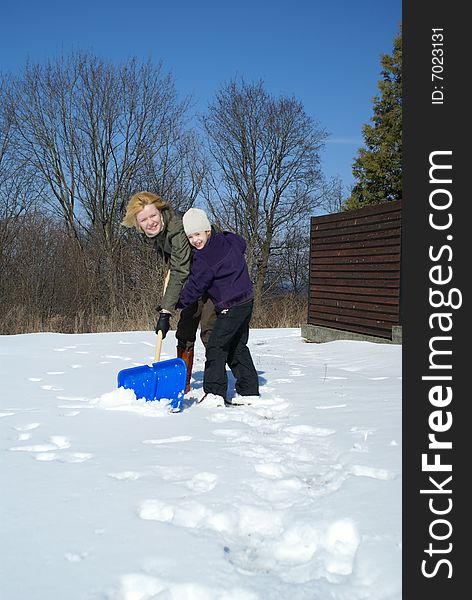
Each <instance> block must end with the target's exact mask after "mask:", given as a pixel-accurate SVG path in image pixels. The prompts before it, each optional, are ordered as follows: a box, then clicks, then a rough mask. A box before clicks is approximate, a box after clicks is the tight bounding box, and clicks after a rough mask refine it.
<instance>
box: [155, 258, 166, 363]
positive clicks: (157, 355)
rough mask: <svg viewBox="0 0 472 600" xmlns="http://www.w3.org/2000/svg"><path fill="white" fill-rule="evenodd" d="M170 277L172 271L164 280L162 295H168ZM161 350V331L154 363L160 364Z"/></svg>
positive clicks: (158, 336) (158, 335)
mask: <svg viewBox="0 0 472 600" xmlns="http://www.w3.org/2000/svg"><path fill="white" fill-rule="evenodd" d="M169 277H170V269H169V270H168V271H167V275H166V277H165V279H164V289H163V290H162V295H164V294H165V293H166V289H167V284H168V283H169ZM161 348H162V331H159V332H158V334H157V340H156V352H155V354H154V362H159V361H160V359H161Z"/></svg>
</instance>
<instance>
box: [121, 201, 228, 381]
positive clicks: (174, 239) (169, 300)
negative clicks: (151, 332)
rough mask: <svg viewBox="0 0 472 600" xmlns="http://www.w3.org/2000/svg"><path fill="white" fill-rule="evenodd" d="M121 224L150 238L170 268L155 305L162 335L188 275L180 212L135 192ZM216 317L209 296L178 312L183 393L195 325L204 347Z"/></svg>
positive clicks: (189, 257) (188, 250)
mask: <svg viewBox="0 0 472 600" xmlns="http://www.w3.org/2000/svg"><path fill="white" fill-rule="evenodd" d="M122 225H124V226H125V227H135V228H136V229H137V230H138V231H139V232H140V233H142V234H143V235H144V236H145V237H146V238H147V239H149V240H152V242H153V243H154V247H155V249H156V251H157V255H158V257H159V259H160V260H162V261H163V262H164V263H165V264H166V265H167V267H168V269H169V270H170V276H169V282H168V284H167V288H166V290H165V293H164V295H163V297H162V299H161V302H160V305H159V306H157V311H158V313H159V318H158V320H157V323H156V329H155V330H156V333H158V332H159V331H161V332H162V338H165V336H166V334H167V332H168V331H169V321H170V317H171V316H172V314H173V313H174V311H175V310H176V304H177V302H178V300H179V295H180V292H181V290H182V288H183V286H184V283H185V281H186V280H187V278H188V276H189V274H190V266H191V260H192V252H191V247H190V244H189V242H188V239H187V236H186V234H185V231H184V228H183V225H182V214H181V213H180V212H178V211H174V210H173V209H172V208H171V206H170V205H169V204H168V203H167V202H165V201H164V200H163V199H162V198H161V197H160V196H157V195H156V194H153V193H151V192H145V191H143V192H138V193H136V194H133V196H131V198H130V199H129V202H128V206H127V208H126V214H125V218H124V219H123V222H122ZM215 320H216V312H215V307H214V305H213V303H212V301H211V300H210V298H209V297H208V296H206V295H205V296H203V297H201V298H199V299H198V300H197V301H195V302H193V303H192V304H191V305H189V306H187V307H186V308H185V309H184V310H182V311H181V313H180V318H179V321H178V324H177V331H176V333H175V337H176V338H177V356H178V357H179V358H182V359H183V360H184V362H185V364H186V365H187V382H186V388H185V392H186V393H187V392H188V391H190V376H191V374H192V366H193V357H194V345H195V340H196V334H197V329H198V325H199V323H200V329H201V331H200V338H201V340H202V342H203V344H204V345H205V346H206V344H207V342H208V338H209V337H210V333H211V330H212V328H213V324H214V322H215Z"/></svg>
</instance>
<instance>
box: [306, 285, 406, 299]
mask: <svg viewBox="0 0 472 600" xmlns="http://www.w3.org/2000/svg"><path fill="white" fill-rule="evenodd" d="M399 290H400V286H397V287H392V288H387V287H359V286H354V285H343V286H338V285H314V284H312V283H311V282H310V297H314V294H315V293H316V292H317V291H319V292H325V293H329V294H332V295H336V294H337V295H339V297H340V298H341V297H342V296H343V294H358V295H359V296H390V297H394V298H398V296H399Z"/></svg>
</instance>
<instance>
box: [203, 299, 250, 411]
mask: <svg viewBox="0 0 472 600" xmlns="http://www.w3.org/2000/svg"><path fill="white" fill-rule="evenodd" d="M252 307H253V302H252V301H251V302H246V303H245V304H241V305H239V306H234V307H233V308H230V309H229V310H228V311H227V312H222V313H219V314H218V317H217V319H216V322H215V325H214V327H213V331H212V332H211V335H210V339H209V340H208V343H207V346H206V362H205V374H204V376H203V390H204V392H205V393H207V394H217V395H218V396H223V398H225V399H226V391H227V387H228V377H227V375H226V365H228V366H229V368H230V369H231V372H232V373H233V375H234V377H235V379H236V391H237V392H238V394H241V396H258V395H259V379H258V376H257V371H256V368H255V367H254V363H253V362H252V357H251V353H250V352H249V348H248V347H247V341H248V339H249V322H250V320H251V316H252Z"/></svg>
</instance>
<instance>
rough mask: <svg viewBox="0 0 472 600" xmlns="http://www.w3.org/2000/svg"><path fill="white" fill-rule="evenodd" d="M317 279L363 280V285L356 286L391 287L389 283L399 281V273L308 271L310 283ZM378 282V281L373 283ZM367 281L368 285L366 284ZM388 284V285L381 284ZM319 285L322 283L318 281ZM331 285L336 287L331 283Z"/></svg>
mask: <svg viewBox="0 0 472 600" xmlns="http://www.w3.org/2000/svg"><path fill="white" fill-rule="evenodd" d="M367 277H368V279H367ZM317 279H326V280H328V282H329V281H330V280H331V279H340V280H341V279H342V280H344V281H345V282H349V281H351V280H352V279H361V280H365V281H364V283H357V282H356V285H362V286H364V285H380V286H382V285H385V286H386V287H391V285H390V284H391V282H392V281H393V282H395V281H399V280H400V273H399V272H398V271H392V272H390V271H381V272H380V273H376V272H375V271H374V272H369V273H367V272H365V271H353V272H352V273H351V272H350V271H341V272H337V271H336V272H334V271H320V270H319V269H310V282H313V283H315V282H316V280H317ZM375 280H378V281H375ZM367 281H369V283H367ZM387 281H388V282H389V285H387V284H386V283H383V282H387ZM319 283H322V282H321V281H319ZM333 285H337V284H336V283H334V282H333Z"/></svg>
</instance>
